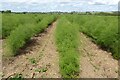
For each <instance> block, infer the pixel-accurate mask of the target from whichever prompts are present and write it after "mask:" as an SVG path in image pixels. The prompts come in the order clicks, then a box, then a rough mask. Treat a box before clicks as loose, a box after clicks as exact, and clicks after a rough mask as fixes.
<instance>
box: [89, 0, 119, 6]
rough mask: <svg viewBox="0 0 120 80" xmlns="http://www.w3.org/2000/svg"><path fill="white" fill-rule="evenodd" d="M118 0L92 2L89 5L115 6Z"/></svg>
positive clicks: (93, 0) (96, 0)
mask: <svg viewBox="0 0 120 80" xmlns="http://www.w3.org/2000/svg"><path fill="white" fill-rule="evenodd" d="M118 2H119V0H92V1H90V2H88V3H89V4H104V5H117V4H118Z"/></svg>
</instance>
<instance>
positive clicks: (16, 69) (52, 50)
mask: <svg viewBox="0 0 120 80" xmlns="http://www.w3.org/2000/svg"><path fill="white" fill-rule="evenodd" d="M55 29H56V22H54V23H53V24H52V25H51V26H49V28H47V29H46V31H45V32H44V33H42V34H39V35H37V36H36V37H33V38H32V39H31V41H30V43H29V44H28V46H27V47H26V49H25V50H23V51H22V50H21V53H22V55H19V56H16V57H15V58H12V59H7V58H3V77H4V78H8V77H10V76H14V75H17V74H19V75H21V74H22V76H23V77H24V78H60V77H61V75H60V73H59V57H58V52H57V50H56V47H55V40H54V32H55Z"/></svg>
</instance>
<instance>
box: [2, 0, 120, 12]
mask: <svg viewBox="0 0 120 80" xmlns="http://www.w3.org/2000/svg"><path fill="white" fill-rule="evenodd" d="M118 2H119V0H0V10H8V9H9V10H12V11H15V12H21V11H22V12H23V11H30V12H50V11H62V12H71V11H80V12H81V11H82V12H83V11H117V10H118Z"/></svg>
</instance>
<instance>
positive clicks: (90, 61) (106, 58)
mask: <svg viewBox="0 0 120 80" xmlns="http://www.w3.org/2000/svg"><path fill="white" fill-rule="evenodd" d="M80 42H81V44H80V53H81V57H80V70H81V72H80V77H81V78H117V77H118V61H117V60H115V59H113V57H112V56H111V53H109V52H106V51H104V50H102V49H100V48H99V47H98V46H97V45H96V44H94V43H93V42H92V41H91V39H89V38H87V36H85V35H84V34H82V33H81V34H80Z"/></svg>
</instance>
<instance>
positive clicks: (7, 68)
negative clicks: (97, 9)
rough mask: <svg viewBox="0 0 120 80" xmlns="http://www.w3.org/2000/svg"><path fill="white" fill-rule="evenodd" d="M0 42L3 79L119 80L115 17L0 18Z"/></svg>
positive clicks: (117, 35)
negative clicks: (90, 79)
mask: <svg viewBox="0 0 120 80" xmlns="http://www.w3.org/2000/svg"><path fill="white" fill-rule="evenodd" d="M1 41H2V42H3V45H2V46H3V47H2V50H3V53H2V55H3V61H2V62H3V74H2V77H3V78H117V77H118V60H119V59H120V54H119V52H118V50H119V49H118V45H119V44H118V43H119V42H118V41H119V34H118V17H117V16H109V15H108V16H103V15H81V14H77V13H76V14H66V13H64V14H56V13H52V14H50V13H47V14H40V13H34V14H33V13H26V14H22V13H20V14H15V13H3V14H2V37H1ZM81 61H82V62H81ZM88 69H89V70H90V72H88V71H89V70H88ZM87 70H88V71H87ZM113 74H114V75H113Z"/></svg>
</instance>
